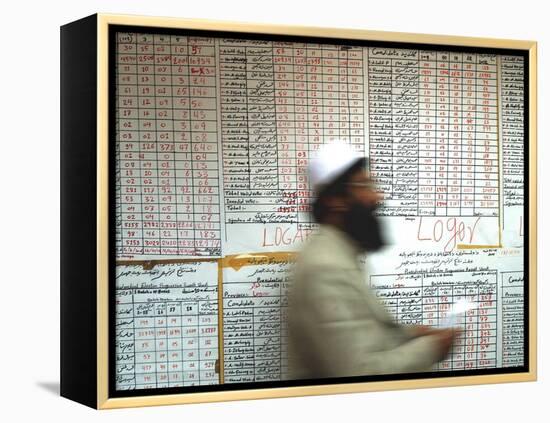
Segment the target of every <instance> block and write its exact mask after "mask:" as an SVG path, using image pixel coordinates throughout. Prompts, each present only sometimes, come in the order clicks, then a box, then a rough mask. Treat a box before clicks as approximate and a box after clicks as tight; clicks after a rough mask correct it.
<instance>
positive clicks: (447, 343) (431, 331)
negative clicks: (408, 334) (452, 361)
mask: <svg viewBox="0 0 550 423" xmlns="http://www.w3.org/2000/svg"><path fill="white" fill-rule="evenodd" d="M413 335H414V336H433V337H435V338H436V340H437V344H438V354H439V357H440V358H439V360H443V359H444V358H445V357H447V355H448V354H449V352H450V351H451V348H452V346H453V343H454V342H455V341H456V339H458V338H459V337H460V336H461V335H462V329H460V328H458V327H454V328H445V329H438V328H434V327H431V326H424V325H419V326H415V327H414V329H413Z"/></svg>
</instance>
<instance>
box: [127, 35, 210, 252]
mask: <svg viewBox="0 0 550 423" xmlns="http://www.w3.org/2000/svg"><path fill="white" fill-rule="evenodd" d="M116 64H117V67H116V69H117V102H116V128H117V174H118V175H119V178H118V179H117V180H118V181H119V184H118V186H117V208H119V212H118V213H117V217H118V219H119V221H118V222H117V225H118V227H119V228H120V229H119V230H118V231H117V234H118V236H119V237H120V240H119V241H118V249H117V253H118V254H119V256H120V255H125V256H128V255H131V256H136V255H144V256H161V255H191V256H201V255H219V254H220V243H221V241H220V210H219V191H218V190H219V187H218V185H219V184H218V170H217V169H218V158H217V156H218V152H217V151H218V150H217V148H218V147H217V125H216V86H215V85H216V84H215V73H216V64H215V51H214V41H213V40H212V39H204V38H195V37H183V36H174V35H171V36H170V35H150V34H133V33H130V34H127V33H119V34H118V42H117V61H116Z"/></svg>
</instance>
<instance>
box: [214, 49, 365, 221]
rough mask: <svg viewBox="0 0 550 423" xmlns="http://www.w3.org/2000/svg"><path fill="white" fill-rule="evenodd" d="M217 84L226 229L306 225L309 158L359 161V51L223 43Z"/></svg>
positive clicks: (361, 129) (361, 131)
mask: <svg viewBox="0 0 550 423" xmlns="http://www.w3.org/2000/svg"><path fill="white" fill-rule="evenodd" d="M220 78H221V79H220V80H221V99H220V100H221V101H220V103H221V111H222V144H223V157H224V188H225V198H226V221H227V222H228V223H264V222H269V223H296V222H298V223H299V224H300V223H306V224H307V223H310V216H309V213H308V212H309V201H310V198H311V196H312V193H311V191H310V190H309V183H308V179H307V174H306V169H307V164H308V160H309V159H310V157H311V155H313V154H315V152H316V151H317V150H318V149H319V147H320V146H321V144H322V143H324V142H329V141H333V140H336V139H344V140H346V141H348V142H349V143H350V144H351V145H352V146H353V147H354V148H355V149H356V150H357V151H360V152H362V153H364V135H365V134H364V124H363V114H364V108H363V96H364V93H363V59H362V50H361V49H360V48H345V49H344V48H341V47H339V46H334V45H320V44H302V43H285V42H270V41H260V40H235V39H224V40H221V41H220ZM243 199H245V200H243Z"/></svg>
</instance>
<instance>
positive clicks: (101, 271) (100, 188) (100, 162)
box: [97, 14, 537, 409]
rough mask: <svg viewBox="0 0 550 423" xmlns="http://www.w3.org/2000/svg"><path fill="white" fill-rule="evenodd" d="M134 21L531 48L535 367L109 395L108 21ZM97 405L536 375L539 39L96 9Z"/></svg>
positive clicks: (387, 387) (224, 398)
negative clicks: (379, 379) (499, 371)
mask: <svg viewBox="0 0 550 423" xmlns="http://www.w3.org/2000/svg"><path fill="white" fill-rule="evenodd" d="M109 25H134V26H150V27H161V28H185V29H201V30H212V31H227V32H240V33H251V34H252V33H259V34H269V35H276V34H280V35H293V36H305V37H320V38H342V39H358V40H371V41H395V42H409V43H419V44H423V43H426V44H438V45H453V46H461V47H488V48H508V49H518V50H526V51H528V52H529V61H530V63H529V64H530V67H529V123H528V125H529V164H530V166H529V251H530V257H529V263H528V265H529V322H530V324H529V334H528V337H529V363H530V371H529V372H525V373H508V374H498V375H483V376H463V377H457V376H455V377H444V378H431V379H411V380H398V381H384V382H365V383H350V384H338V385H316V386H299V387H290V388H267V389H266V388H262V389H247V390H240V391H221V392H207V393H193V394H172V395H151V396H138V397H126V398H109V397H108V388H109V387H108V382H109V377H108V370H109V366H108V358H109V357H108V346H109V330H108V329H109V325H108V320H109V319H108V317H109V314H108V306H109V301H108V299H109V297H108V276H109V274H108V268H109V263H108V259H107V258H108V257H109V254H108V240H109V232H108V223H109V221H108V215H109V214H108V212H109V209H108V206H109V204H108V203H109V201H108V200H109V196H108V187H109V184H108V174H109V172H108V164H109V162H108V139H109V132H108V116H107V113H105V110H107V108H108V98H109V94H108V76H109V67H108V65H109V64H108V54H107V52H108V26H109ZM97 41H98V44H97V47H98V51H97V64H98V68H97V78H98V79H97V87H98V91H97V137H98V139H97V408H99V409H111V408H122V407H141V406H152V405H171V404H189V403H199V402H215V401H235V400H247V399H265V398H283V397H293V396H307V395H325V394H345V393H356V392H372V391H389V390H399V389H415V388H437V387H448V386H463V385H479V384H493V383H506V382H529V381H535V380H537V321H536V316H537V291H536V288H537V284H536V278H537V256H536V253H537V43H536V42H535V41H521V40H505V39H492V38H478V37H459V36H448V35H430V34H411V33H404V32H383V31H367V30H358V29H337V28H316V27H300V26H288V25H261V24H250V23H234V22H227V21H212V20H196V19H193V20H190V19H178V18H162V17H147V16H127V15H112V14H98V15H97Z"/></svg>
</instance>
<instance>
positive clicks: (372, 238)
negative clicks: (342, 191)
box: [345, 202, 385, 251]
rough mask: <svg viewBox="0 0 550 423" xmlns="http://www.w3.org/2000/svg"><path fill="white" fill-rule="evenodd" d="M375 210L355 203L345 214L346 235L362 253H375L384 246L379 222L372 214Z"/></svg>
mask: <svg viewBox="0 0 550 423" xmlns="http://www.w3.org/2000/svg"><path fill="white" fill-rule="evenodd" d="M375 210H376V207H367V206H365V205H363V204H361V203H357V202H355V203H354V204H353V205H352V206H351V207H350V209H349V211H348V212H347V213H346V217H345V229H346V233H347V234H348V235H349V236H350V237H352V238H353V239H354V240H355V241H356V242H357V243H358V244H359V245H360V246H361V248H362V249H363V250H364V251H377V250H379V249H380V248H382V247H383V246H384V245H385V242H384V239H383V237H382V230H381V227H380V221H379V220H378V218H377V217H376V216H375V214H374V211H375Z"/></svg>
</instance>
